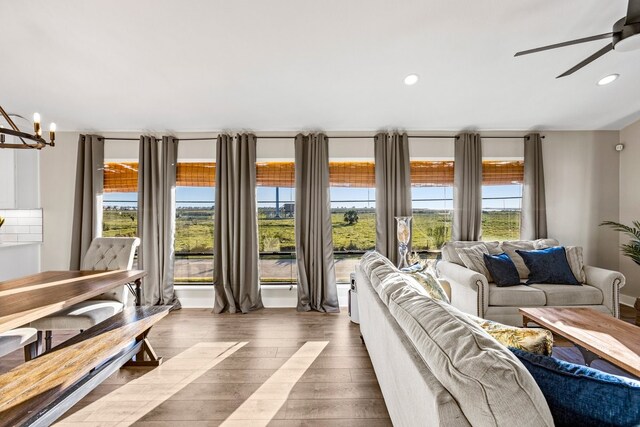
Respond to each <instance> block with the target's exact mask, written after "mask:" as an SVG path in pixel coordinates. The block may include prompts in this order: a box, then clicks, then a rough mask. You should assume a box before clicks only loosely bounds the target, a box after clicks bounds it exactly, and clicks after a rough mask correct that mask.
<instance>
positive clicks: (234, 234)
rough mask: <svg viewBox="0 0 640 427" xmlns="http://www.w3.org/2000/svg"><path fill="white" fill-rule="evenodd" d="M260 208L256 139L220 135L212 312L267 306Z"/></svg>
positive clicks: (247, 135)
mask: <svg viewBox="0 0 640 427" xmlns="http://www.w3.org/2000/svg"><path fill="white" fill-rule="evenodd" d="M257 217H258V215H257V207H256V137H255V135H251V134H241V135H238V136H237V138H236V140H235V141H234V139H233V138H232V137H230V136H228V135H220V136H218V140H217V143H216V206H215V239H214V245H215V246H214V259H215V274H216V279H215V283H214V286H215V304H214V307H213V311H214V312H215V313H222V312H225V311H228V312H230V313H236V312H242V313H248V312H249V311H252V310H257V309H260V308H263V305H262V296H261V294H260V272H259V252H258V219H257Z"/></svg>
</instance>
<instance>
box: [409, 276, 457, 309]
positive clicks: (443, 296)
mask: <svg viewBox="0 0 640 427" xmlns="http://www.w3.org/2000/svg"><path fill="white" fill-rule="evenodd" d="M406 274H409V275H410V276H411V277H413V278H414V279H415V280H416V281H417V282H418V283H419V284H420V286H422V287H423V288H424V290H425V291H427V294H429V296H430V297H431V298H433V299H436V300H439V301H444V302H446V303H447V304H449V303H450V301H449V297H447V293H446V292H445V291H444V289H443V288H442V285H440V282H438V279H436V278H435V277H433V276H432V275H431V274H430V273H427V272H426V271H416V272H409V273H406Z"/></svg>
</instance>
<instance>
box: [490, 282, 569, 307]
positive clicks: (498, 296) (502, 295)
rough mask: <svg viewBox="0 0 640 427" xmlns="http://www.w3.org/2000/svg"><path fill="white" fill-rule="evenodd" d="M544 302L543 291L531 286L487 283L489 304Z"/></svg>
mask: <svg viewBox="0 0 640 427" xmlns="http://www.w3.org/2000/svg"><path fill="white" fill-rule="evenodd" d="M574 288H575V286H574ZM546 304H547V296H546V295H545V293H544V292H543V291H542V290H540V289H535V288H533V287H532V286H527V285H516V286H509V287H500V286H497V285H496V284H495V283H489V305H495V306H503V307H542V306H544V305H546Z"/></svg>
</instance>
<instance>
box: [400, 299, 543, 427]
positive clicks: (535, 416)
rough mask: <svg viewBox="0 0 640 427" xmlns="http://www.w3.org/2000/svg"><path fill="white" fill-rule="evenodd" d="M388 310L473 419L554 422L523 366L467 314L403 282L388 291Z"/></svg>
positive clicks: (481, 421) (502, 423)
mask: <svg viewBox="0 0 640 427" xmlns="http://www.w3.org/2000/svg"><path fill="white" fill-rule="evenodd" d="M389 311H390V313H391V315H392V316H393V317H394V318H395V319H396V321H397V322H398V324H399V325H400V327H401V328H402V329H403V331H404V332H405V334H406V335H407V337H408V338H409V339H410V340H411V342H412V343H413V345H414V346H415V348H416V350H417V351H418V353H419V354H420V355H421V357H422V358H423V360H424V361H425V363H426V364H427V366H428V367H429V369H430V370H431V372H432V373H433V374H434V376H435V377H436V378H437V379H438V381H439V382H440V383H441V384H442V385H443V386H444V387H445V388H446V389H447V390H448V391H449V393H451V395H452V396H453V398H454V399H456V401H457V402H458V404H459V405H460V409H461V410H462V412H463V413H464V415H465V417H466V418H467V419H468V420H470V422H471V423H472V424H473V425H478V426H508V425H514V420H517V424H518V425H519V426H552V425H553V419H552V417H551V413H550V411H549V408H548V406H547V403H546V402H545V400H544V396H543V395H542V392H541V391H540V389H539V388H538V386H537V385H536V384H535V381H534V380H533V378H532V377H531V375H530V374H529V373H528V372H527V370H526V369H525V368H524V366H522V364H521V363H520V362H518V360H517V358H516V357H515V356H514V355H513V354H512V353H510V352H509V350H507V349H506V348H505V347H503V346H502V345H501V344H500V343H498V342H497V341H496V340H494V339H493V338H491V337H490V336H489V335H487V333H486V332H484V331H483V330H482V329H481V328H480V327H479V326H478V325H477V324H475V323H474V322H473V321H471V320H470V319H469V318H468V317H467V316H466V314H464V313H462V312H460V311H459V310H457V309H455V308H453V307H452V306H451V305H449V304H446V303H444V302H441V301H437V300H434V299H432V298H428V297H425V296H423V295H420V294H419V293H418V292H416V291H415V290H414V289H413V288H411V287H408V286H407V287H404V288H400V289H397V290H396V291H395V292H393V293H392V294H391V296H390V300H389ZM425 422H426V421H425Z"/></svg>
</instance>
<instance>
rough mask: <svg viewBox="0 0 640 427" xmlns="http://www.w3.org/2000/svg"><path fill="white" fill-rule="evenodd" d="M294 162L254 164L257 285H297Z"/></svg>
mask: <svg viewBox="0 0 640 427" xmlns="http://www.w3.org/2000/svg"><path fill="white" fill-rule="evenodd" d="M294 172H295V169H294V163H293V162H291V161H288V162H286V161H285V162H283V161H273V162H258V163H256V186H257V198H256V200H257V205H258V242H259V245H260V282H261V283H263V284H270V283H271V284H274V283H276V284H294V283H296V282H297V267H296V254H295V250H296V243H295V230H294V228H295V222H294V217H295V188H294V187H295V178H294Z"/></svg>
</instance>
